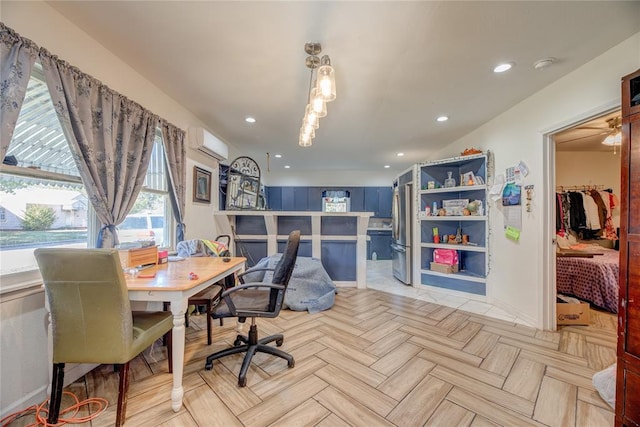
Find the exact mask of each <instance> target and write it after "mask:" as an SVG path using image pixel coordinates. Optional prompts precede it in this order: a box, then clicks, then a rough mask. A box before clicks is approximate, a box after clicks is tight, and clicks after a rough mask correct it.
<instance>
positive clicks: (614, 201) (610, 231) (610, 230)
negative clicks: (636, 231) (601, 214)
mask: <svg viewBox="0 0 640 427" xmlns="http://www.w3.org/2000/svg"><path fill="white" fill-rule="evenodd" d="M600 196H601V197H602V198H603V200H604V201H605V206H606V207H607V218H606V220H605V224H604V230H603V232H602V237H604V238H605V239H609V240H618V233H617V232H616V229H615V227H614V226H613V209H614V208H615V207H617V206H618V204H619V203H620V201H619V200H618V197H617V196H616V195H615V194H613V193H609V192H608V191H601V192H600Z"/></svg>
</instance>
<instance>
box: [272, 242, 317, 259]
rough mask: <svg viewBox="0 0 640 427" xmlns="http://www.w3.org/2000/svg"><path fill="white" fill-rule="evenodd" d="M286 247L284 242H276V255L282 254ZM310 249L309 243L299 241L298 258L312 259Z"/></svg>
mask: <svg viewBox="0 0 640 427" xmlns="http://www.w3.org/2000/svg"><path fill="white" fill-rule="evenodd" d="M286 247H287V241H286V240H278V253H279V254H281V253H284V249H285V248H286ZM312 253H313V252H312V247H311V242H310V241H301V242H300V244H299V245H298V256H302V257H308V258H311V257H312Z"/></svg>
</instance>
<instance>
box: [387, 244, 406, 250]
mask: <svg viewBox="0 0 640 427" xmlns="http://www.w3.org/2000/svg"><path fill="white" fill-rule="evenodd" d="M391 249H393V250H394V251H396V252H407V250H406V249H405V248H404V246H399V245H396V244H393V243H392V244H391Z"/></svg>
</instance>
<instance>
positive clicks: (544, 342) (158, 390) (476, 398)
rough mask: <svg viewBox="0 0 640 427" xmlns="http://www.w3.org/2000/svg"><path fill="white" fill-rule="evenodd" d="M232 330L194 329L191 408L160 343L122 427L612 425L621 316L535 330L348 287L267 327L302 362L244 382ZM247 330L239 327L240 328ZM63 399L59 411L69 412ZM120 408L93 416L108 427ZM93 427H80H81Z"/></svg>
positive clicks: (103, 378) (102, 382)
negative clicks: (176, 399)
mask: <svg viewBox="0 0 640 427" xmlns="http://www.w3.org/2000/svg"><path fill="white" fill-rule="evenodd" d="M233 323H234V322H225V326H224V327H220V326H217V324H216V326H215V328H214V337H213V344H212V345H211V346H207V345H206V342H207V338H206V327H205V318H204V316H192V317H191V325H192V326H190V327H189V328H188V329H187V340H188V341H187V344H186V350H185V364H186V365H185V373H184V390H185V395H184V406H183V408H182V409H181V410H180V411H179V412H177V413H175V412H173V411H172V410H171V407H170V402H169V398H168V397H169V394H170V390H171V375H170V374H169V373H168V371H167V363H166V360H165V357H166V353H165V349H164V348H163V347H162V346H161V345H160V344H157V345H155V346H154V347H153V348H152V349H151V350H148V351H146V352H145V353H144V355H142V356H140V357H138V358H137V359H135V361H134V362H133V363H132V380H131V387H130V390H129V403H128V409H127V421H126V424H125V425H128V426H154V427H155V426H167V427H169V426H224V427H228V426H247V427H254V426H322V427H325V426H349V425H351V426H367V427H372V426H403V427H404V426H473V427H488V426H510V427H511V426H558V427H583V426H612V425H613V418H614V416H613V412H612V411H611V408H609V407H608V406H607V404H606V403H605V402H604V401H603V400H602V399H601V398H600V396H599V395H598V393H597V392H596V391H595V389H594V387H593V384H592V381H591V377H592V376H593V374H594V373H595V372H597V371H599V370H601V369H603V368H605V367H607V366H609V365H610V364H612V363H613V362H615V354H616V352H615V345H616V337H615V328H616V317H615V316H614V315H612V314H609V313H603V312H599V311H595V310H594V311H593V312H592V320H591V325H590V326H588V327H587V326H573V327H563V328H561V329H560V330H559V331H558V332H548V331H540V330H536V329H533V328H530V327H526V326H523V325H520V324H514V323H510V322H506V321H501V320H496V319H493V318H489V317H484V316H481V315H477V314H473V313H468V312H464V311H461V310H456V309H452V308H448V307H443V306H438V305H435V304H433V303H430V302H425V301H419V300H414V299H412V298H408V297H402V296H396V295H392V294H389V293H384V292H380V291H375V290H356V289H340V292H339V294H338V295H337V296H336V303H335V305H334V307H333V308H332V309H331V310H328V311H325V312H322V313H316V314H308V313H306V312H292V311H283V312H281V314H280V317H278V318H277V319H259V320H258V329H259V331H260V336H265V335H267V334H271V333H275V332H282V333H284V336H285V340H284V345H283V347H282V348H283V349H284V350H286V351H288V352H290V353H291V354H293V356H294V357H295V360H296V365H295V367H294V368H292V369H288V368H287V364H286V362H285V361H284V360H281V359H277V358H273V357H270V356H268V355H264V354H259V355H257V356H256V357H255V358H254V363H253V364H252V365H251V368H250V370H249V374H248V376H247V387H245V388H238V387H237V377H236V375H237V372H238V371H239V368H240V364H241V361H242V358H241V356H233V357H227V358H224V359H222V360H221V361H216V362H215V363H214V369H213V370H211V371H205V370H204V359H205V357H206V356H207V355H208V354H210V353H212V352H214V351H217V350H219V349H222V348H225V347H227V346H230V345H231V344H232V342H233V339H234V337H235V335H236V332H235V325H234V324H233ZM246 328H247V326H245V329H246ZM68 389H69V390H71V391H74V392H75V393H76V394H77V395H78V396H79V397H80V398H84V397H86V396H92V397H93V396H101V397H105V398H107V399H108V400H109V401H110V403H111V405H113V404H114V403H115V401H116V399H117V374H116V373H114V372H113V369H112V367H110V366H100V367H98V368H96V369H95V370H94V371H92V372H91V373H89V374H87V375H86V376H85V377H83V378H82V379H80V380H78V381H77V382H75V383H74V384H72V385H70V386H69V387H68ZM64 405H65V403H63V406H64ZM114 419H115V408H114V406H110V407H109V408H108V410H107V412H105V413H103V414H102V415H100V416H99V417H98V418H96V419H95V420H93V421H92V422H91V426H92V427H99V426H108V425H112V424H113V422H114ZM85 425H86V424H85Z"/></svg>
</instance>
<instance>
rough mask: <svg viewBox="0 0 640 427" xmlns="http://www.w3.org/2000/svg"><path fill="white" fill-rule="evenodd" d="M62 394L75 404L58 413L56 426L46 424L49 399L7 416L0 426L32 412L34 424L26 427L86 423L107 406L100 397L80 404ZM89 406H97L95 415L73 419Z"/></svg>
mask: <svg viewBox="0 0 640 427" xmlns="http://www.w3.org/2000/svg"><path fill="white" fill-rule="evenodd" d="M62 393H63V394H68V395H70V396H71V397H73V400H75V401H76V403H75V404H74V405H71V406H69V407H68V408H66V409H63V410H61V411H60V417H59V418H58V422H57V423H56V424H49V423H47V417H48V416H49V410H48V409H46V406H47V403H48V402H49V399H47V400H45V401H44V402H42V403H41V404H40V405H32V406H29V407H28V408H26V409H23V410H22V411H19V412H16V413H14V414H10V415H7V416H6V417H4V418H3V419H2V420H0V426H1V427H6V426H8V425H9V424H11V423H12V422H14V421H15V420H16V419H18V418H21V417H26V416H28V415H29V413H30V412H32V411H33V412H34V414H33V415H34V416H35V423H33V424H28V425H27V426H26V427H37V426H43V427H57V426H62V425H64V424H67V423H72V424H80V423H86V422H87V421H89V420H92V419H94V418H96V417H97V416H98V415H100V414H101V413H103V412H104V410H105V409H107V406H108V405H109V402H107V400H106V399H103V398H101V397H92V398H89V399H86V400H83V401H82V402H80V401H79V400H78V397H77V396H76V395H75V394H73V393H71V392H68V391H64V392H62ZM91 404H96V405H98V410H97V411H96V413H95V414H92V415H89V416H86V417H80V418H74V417H75V416H76V414H77V413H78V411H79V410H80V408H81V407H82V406H84V405H91ZM71 411H74V412H73V414H72V415H71V416H70V417H68V418H63V415H65V414H67V413H69V412H71Z"/></svg>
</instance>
